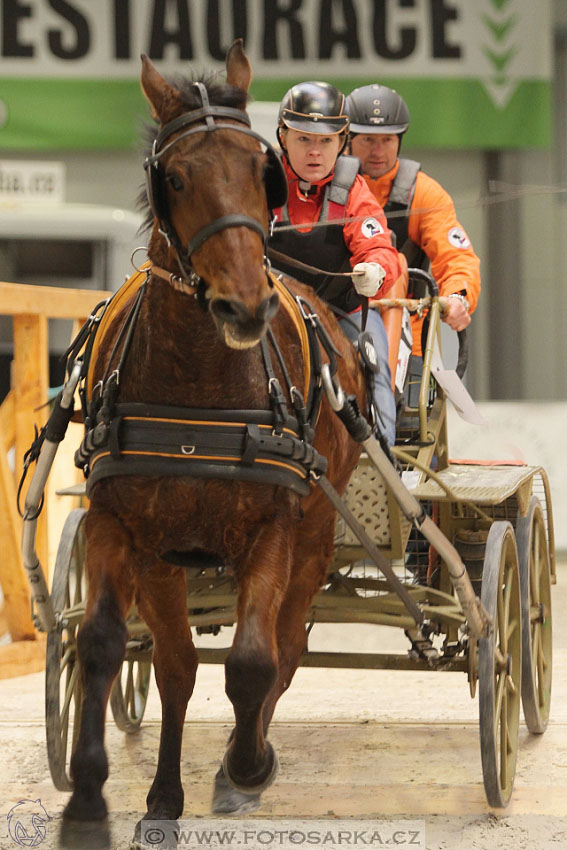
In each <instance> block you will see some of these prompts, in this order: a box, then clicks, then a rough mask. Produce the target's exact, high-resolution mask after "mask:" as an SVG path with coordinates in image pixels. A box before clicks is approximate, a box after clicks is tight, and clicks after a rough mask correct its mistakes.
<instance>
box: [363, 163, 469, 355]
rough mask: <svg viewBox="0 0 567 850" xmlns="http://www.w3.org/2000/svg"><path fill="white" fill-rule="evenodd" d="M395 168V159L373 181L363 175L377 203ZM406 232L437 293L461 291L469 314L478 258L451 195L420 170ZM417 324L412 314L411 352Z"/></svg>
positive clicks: (384, 197)
mask: <svg viewBox="0 0 567 850" xmlns="http://www.w3.org/2000/svg"><path fill="white" fill-rule="evenodd" d="M398 168H399V161H397V162H396V164H395V166H394V167H393V168H392V169H391V170H390V171H388V173H387V174H384V175H383V176H382V177H378V178H376V179H375V180H373V179H372V178H371V177H369V176H368V175H365V176H364V178H365V180H366V182H367V184H368V186H369V188H370V190H371V191H372V194H373V195H374V197H375V198H376V199H377V201H378V203H379V204H381V206H384V205H385V204H386V202H387V201H388V198H389V196H390V191H391V189H392V183H393V182H394V178H395V176H396V174H397V171H398ZM408 235H409V238H410V239H411V240H412V241H413V242H415V243H416V244H417V245H419V246H420V247H421V248H422V249H423V251H425V253H426V255H427V257H428V258H429V261H430V263H431V273H432V275H433V277H434V278H435V280H436V281H437V285H438V286H439V294H440V295H445V296H446V295H450V294H451V293H453V292H463V293H464V294H465V296H466V298H467V301H468V302H469V312H470V313H472V312H473V311H474V310H475V308H476V305H477V301H478V296H479V294H480V260H479V258H478V257H477V255H476V254H475V252H474V250H473V248H472V246H471V243H470V240H469V238H468V236H467V234H466V232H465V231H464V229H463V227H462V226H461V224H460V223H459V221H458V219H457V214H456V212H455V207H454V204H453V201H452V199H451V196H450V195H449V194H448V192H446V191H445V189H443V187H442V186H441V185H440V184H439V183H437V181H436V180H433V178H432V177H429V176H428V175H427V174H424V173H423V171H420V172H419V173H418V175H417V179H416V185H415V193H414V196H413V201H412V203H411V214H410V216H409V222H408ZM421 325H422V321H421V320H419V319H418V318H417V317H415V316H414V317H413V319H412V328H413V337H414V351H417V352H418V353H420V352H421Z"/></svg>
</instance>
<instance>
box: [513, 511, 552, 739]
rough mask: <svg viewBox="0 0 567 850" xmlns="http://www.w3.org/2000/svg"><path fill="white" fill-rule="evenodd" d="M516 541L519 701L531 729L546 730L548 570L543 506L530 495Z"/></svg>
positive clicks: (549, 649) (549, 636)
mask: <svg viewBox="0 0 567 850" xmlns="http://www.w3.org/2000/svg"><path fill="white" fill-rule="evenodd" d="M516 541H517V544H518V560H519V564H520V586H521V590H522V704H523V707H524V717H525V719H526V725H527V727H528V729H529V730H530V732H534V733H536V734H541V733H542V732H545V729H546V727H547V721H548V720H549V705H550V701H551V655H552V628H551V572H550V564H549V548H548V545H547V533H546V529H545V519H544V515H543V509H542V506H541V503H540V501H539V499H538V498H537V497H536V496H532V499H531V501H530V506H529V509H528V513H527V516H525V517H523V516H520V515H518V519H517V521H516Z"/></svg>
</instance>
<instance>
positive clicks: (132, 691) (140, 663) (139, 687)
mask: <svg viewBox="0 0 567 850" xmlns="http://www.w3.org/2000/svg"><path fill="white" fill-rule="evenodd" d="M147 646H148V640H147V639H146V640H142V641H140V640H132V641H130V642H129V643H128V646H127V648H126V658H125V660H124V662H123V664H122V668H121V670H120V673H119V674H118V676H117V677H116V679H115V681H114V684H113V686H112V691H111V692H110V707H111V709H112V716H113V717H114V721H115V723H116V725H117V726H118V728H119V729H120V730H121V731H122V732H128V733H132V732H136V731H137V730H138V729H139V728H140V724H141V722H142V718H143V716H144V712H145V710H146V703H147V701H148V691H149V688H150V676H151V672H152V662H151V660H149V659H148V658H147V657H144V658H140V657H136V655H141V654H142V653H144V655H147ZM150 646H151V642H150Z"/></svg>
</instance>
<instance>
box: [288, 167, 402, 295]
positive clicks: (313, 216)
mask: <svg viewBox="0 0 567 850" xmlns="http://www.w3.org/2000/svg"><path fill="white" fill-rule="evenodd" d="M284 167H285V170H286V174H287V178H288V184H289V198H288V202H287V207H288V214H289V220H290V222H291V224H296V225H297V224H303V223H305V224H310V223H312V222H316V221H318V220H319V216H320V214H321V207H322V205H323V195H324V187H325V186H326V185H327V183H330V182H331V180H332V179H333V174H332V173H331V174H330V175H329V176H328V177H326V178H325V179H324V180H320V181H318V182H317V183H315V184H313V185H312V193H310V194H308V195H307V196H306V195H304V194H303V193H302V192H301V191H300V189H299V179H298V177H297V176H296V174H295V173H294V172H293V171H292V170H291V168H290V167H289V165H288V164H287V162H284ZM313 189H314V190H315V191H313ZM275 212H276V214H278V213H279V215H280V219H281V212H280V211H279V210H277V211H275ZM344 217H345V218H346V219H351V218H355V219H357V221H349V222H347V223H346V224H345V225H344V227H343V234H344V240H345V245H346V246H347V248H348V250H349V251H350V254H351V258H350V264H351V268H354V266H355V265H356V264H357V263H380V265H381V266H382V268H383V269H384V271H385V272H386V277H385V279H384V283H383V284H382V286H381V287H380V294H381V295H385V294H386V293H387V292H388V290H390V289H391V288H392V286H393V285H394V283H395V282H396V280H397V279H398V277H399V276H400V273H401V269H400V262H399V259H398V252H397V251H396V249H395V248H394V246H393V245H392V240H391V237H390V231H389V230H388V224H387V222H386V216H385V215H384V211H383V209H382V207H381V206H380V205H379V204H378V203H377V202H376V199H375V198H374V197H373V195H372V193H371V192H370V191H369V190H368V187H367V185H366V183H365V182H364V180H363V178H362V177H361V176H360V174H358V175H357V176H356V177H355V180H354V183H353V185H352V188H351V190H350V192H349V195H348V199H347V202H346V206H345V211H344ZM369 219H375V220H376V222H377V223H378V225H379V226H375V227H373V228H372V227H369V226H368V220H369ZM310 229H311V228H309V227H306V228H305V231H309V230H310ZM313 265H315V266H316V265H317V258H316V257H313Z"/></svg>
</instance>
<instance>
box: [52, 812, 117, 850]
mask: <svg viewBox="0 0 567 850" xmlns="http://www.w3.org/2000/svg"><path fill="white" fill-rule="evenodd" d="M111 846H112V841H111V835H110V828H109V825H108V820H106V819H105V820H97V821H93V820H91V821H85V820H83V821H77V820H73V821H72V820H68V819H67V818H66V817H63V818H62V820H61V826H60V829H59V844H58V847H60V848H65V850H77V848H78V847H80V848H81V850H108V848H110V847H111Z"/></svg>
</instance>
